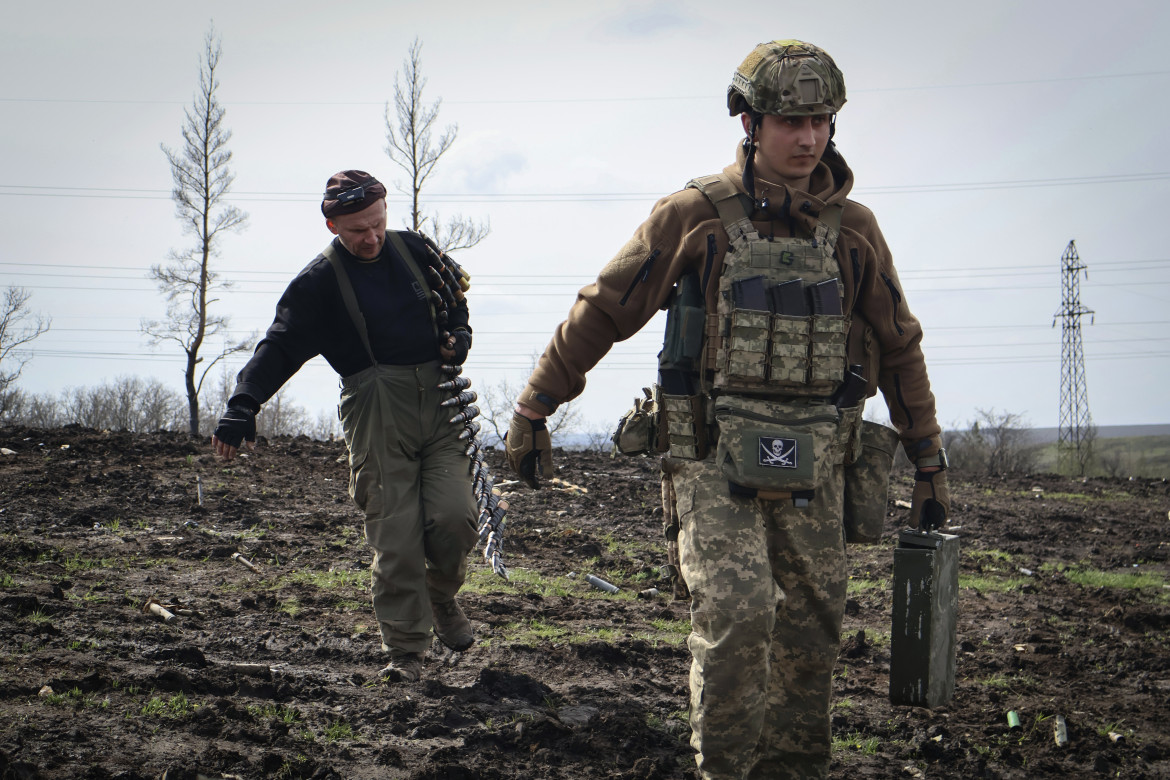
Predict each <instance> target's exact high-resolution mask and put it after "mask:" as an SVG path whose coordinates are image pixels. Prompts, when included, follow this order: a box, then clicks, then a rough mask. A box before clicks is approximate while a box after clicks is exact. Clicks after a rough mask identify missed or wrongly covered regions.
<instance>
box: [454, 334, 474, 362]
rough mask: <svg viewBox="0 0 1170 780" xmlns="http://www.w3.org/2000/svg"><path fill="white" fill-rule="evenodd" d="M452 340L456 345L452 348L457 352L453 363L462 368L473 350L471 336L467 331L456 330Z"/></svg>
mask: <svg viewBox="0 0 1170 780" xmlns="http://www.w3.org/2000/svg"><path fill="white" fill-rule="evenodd" d="M451 338H453V339H455V343H454V344H453V345H452V346H451V347H450V349H453V350H455V357H453V358H451V363H452V364H454V365H456V366H461V365H463V361H465V360H467V353H468V352H469V351H470V350H471V334H470V333H468V332H467V331H465V330H456V331H455V332H453V333H452V334H451Z"/></svg>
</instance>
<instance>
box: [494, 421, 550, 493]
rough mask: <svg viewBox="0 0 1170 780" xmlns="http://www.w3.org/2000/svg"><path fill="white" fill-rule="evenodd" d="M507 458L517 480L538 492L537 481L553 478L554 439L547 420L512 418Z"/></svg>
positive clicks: (505, 447)
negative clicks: (546, 422)
mask: <svg viewBox="0 0 1170 780" xmlns="http://www.w3.org/2000/svg"><path fill="white" fill-rule="evenodd" d="M504 454H505V456H506V457H507V459H508V465H509V466H511V467H512V471H514V472H515V473H516V476H518V477H520V479H521V481H522V482H524V484H525V485H528V487H530V488H532V489H534V490H536V489H539V488H540V483H539V482H537V480H536V477H537V475H538V474H539V475H540V476H544V477H551V476H552V437H551V436H549V433H548V428H547V427H546V426H545V424H544V419H543V418H542V419H539V420H530V419H528V418H527V417H525V416H524V415H522V414H520V413H519V412H515V413H513V414H512V424H511V426H509V428H508V435H507V436H505V437H504Z"/></svg>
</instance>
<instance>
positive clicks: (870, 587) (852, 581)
mask: <svg viewBox="0 0 1170 780" xmlns="http://www.w3.org/2000/svg"><path fill="white" fill-rule="evenodd" d="M889 589H890V580H889V578H880V579H869V578H862V577H850V578H849V581H848V582H847V583H846V593H848V594H849V595H850V596H856V595H858V594H861V593H869V592H871V591H878V592H884V591H887V590H889Z"/></svg>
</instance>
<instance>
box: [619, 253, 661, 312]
mask: <svg viewBox="0 0 1170 780" xmlns="http://www.w3.org/2000/svg"><path fill="white" fill-rule="evenodd" d="M660 252H661V250H659V249H655V250H654V251H653V252H651V253H650V256H649V257H647V258H646V261H645V262H644V263H642V267H641V268H639V269H638V273H637V275H635V276H634V281H632V282H630V287H629V289H628V290H626V294H625V295H623V296H622V299H621V300H620V301H618V305H619V306H625V305H626V301H628V300H630V296H631V295H633V294H634V288H635V287H637V286H638V285H639V284H641V283H642V282H644V281H646V279H648V278H649V277H650V269H651V268H653V267H654V261H655V260H657V259H658V255H659V253H660Z"/></svg>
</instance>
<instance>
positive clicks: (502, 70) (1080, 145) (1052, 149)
mask: <svg viewBox="0 0 1170 780" xmlns="http://www.w3.org/2000/svg"><path fill="white" fill-rule="evenodd" d="M212 20H214V25H215V29H216V31H217V33H218V34H219V35H220V37H221V39H222V47H223V57H222V60H221V63H220V67H219V70H218V76H219V80H220V88H219V92H218V96H219V98H220V101H221V103H222V104H223V106H224V107H225V108H226V110H227V118H226V124H227V125H228V126H229V127H230V128H231V130H232V131H233V134H234V135H233V138H232V141H231V144H230V148H231V150H232V152H233V153H234V160H233V166H232V167H233V170H234V172H235V173H236V176H237V178H236V183H235V187H234V190H233V202H234V203H235V204H236V205H238V206H239V207H240V208H242V209H244V210H246V211H247V212H248V213H249V215H250V219H249V222H248V226H247V229H246V230H245V231H243V232H241V233H238V234H231V235H228V236H227V237H226V238H225V239H224V240H223V242H222V245H221V249H222V251H221V255H220V256H219V257H218V258H216V259H215V261H214V264H215V267H216V268H217V269H218V270H219V271H220V272H221V273H222V274H223V276H224V277H225V278H230V279H234V280H235V281H236V282H237V284H236V288H235V290H234V291H231V292H227V293H224V294H223V295H222V296H221V302H220V303H219V304H218V306H219V307H220V308H219V309H218V310H219V311H220V312H221V313H227V314H230V315H231V318H232V320H231V326H232V330H233V333H235V334H236V335H241V336H242V335H244V334H247V333H248V332H250V331H263V330H264V328H266V327H267V325H268V324H269V323H270V322H271V319H272V314H273V309H274V305H275V303H276V300H277V298H278V296H279V294H280V292H281V290H282V289H283V288H284V286H285V285H286V284H287V282H288V280H289V279H291V277H292V276H293V275H294V274H295V273H296V272H297V271H299V270H300V269H301V268H302V267H303V266H304V265H305V264H306V263H308V262H309V260H311V259H312V258H313V256H314V255H316V254H317V253H318V252H319V251H320V250H321V249H322V248H323V247H324V246H325V245H326V243H327V242H328V240H329V239H330V238H331V236H330V235H329V234H328V232H327V231H326V229H325V226H324V221H323V219H322V218H321V216H320V212H319V210H318V204H319V202H320V193H321V192H322V189H323V186H324V183H325V181H326V179H327V178H328V176H329V175H330V174H331V173H333V172H334V171H336V170H340V169H344V168H362V169H365V170H368V171H370V172H372V173H374V174H375V175H376V176H378V177H379V178H381V179H382V180H383V181H385V182H386V183H387V184H388V185H389V186H391V188H393V184H394V182H396V181H398V182H401V181H403V176H402V172H401V171H400V170H399V169H397V168H396V167H395V166H394V164H393V163H392V162H391V161H390V159H389V158H388V157H387V156H386V154H385V152H384V148H385V146H386V140H385V122H384V115H385V106H386V102H387V101H388V100H391V99H392V97H393V94H394V81H395V75H396V73H398V72H400V71H401V70H402V63H403V59H404V58H405V57H406V54H407V49H408V47H409V45H410V43H411V41H412V40H413V39H414V38H415V37H416V36H417V37H418V38H419V39H420V40H421V41H422V44H423V49H422V57H423V63H422V65H423V72H424V74H425V76H426V77H427V79H428V83H427V85H426V97H427V98H428V99H429V100H434V99H438V98H442V101H443V102H442V109H441V114H440V117H439V121H440V124H443V125H446V124H457V125H458V139H457V141H456V143H455V146H454V147H453V148H452V149H451V150H450V152H449V153H448V155H447V156H446V157H445V158H443V160H442V162H441V163H440V165H439V167H438V169H437V170H436V173H435V176H434V178H433V181H432V183H431V184H430V185H429V188H428V190H427V191H425V192H424V198H425V200H426V201H427V203H428V204H429V205H430V207H431V208H430V209H429V210H431V211H438V212H439V213H440V214H441V215H442V216H444V217H447V216H450V215H453V214H463V215H465V216H468V217H471V218H474V219H477V220H484V221H490V224H491V228H492V232H491V235H490V236H489V237H488V239H487V240H485V241H484V242H483V243H482V244H480V245H479V246H477V247H475V248H474V249H471V250H467V251H465V252H463V253H461V254H459V255H458V257H457V259H458V260H459V261H460V262H461V263H462V264H463V265H464V266H465V267H466V268H467V269H468V270H469V271H470V273H471V274H472V285H473V286H472V291H471V293H470V302H471V310H472V324H473V327H474V328H475V332H476V336H475V348H474V350H473V352H472V358H471V360H470V361H469V364H468V374H469V375H470V376H471V377H472V378H473V381H474V383H475V386H477V387H480V388H482V387H485V386H491V385H496V384H498V383H500V382H502V381H504V380H508V381H511V382H512V383H514V384H516V385H520V384H521V383H522V382H523V381H524V380H525V379H526V378H527V375H528V371H529V368H530V367H531V365H532V361H533V359H534V356H535V355H536V354H538V353H539V352H540V351H542V350H543V348H544V345H545V344H546V343H547V341H548V338H549V336H550V334H551V332H552V330H553V328H554V327H555V325H556V324H557V323H558V322H559V321H560V320H561V319H563V317H564V315H565V313H566V312H567V310H568V308H569V306H570V305H571V304H572V302H573V300H574V296H575V293H576V291H577V290H578V289H579V288H580V287H582V286H583V285H585V284H587V283H588V282H589V281H590V280H591V279H592V278H593V277H594V276H595V275H596V273H597V271H598V269H600V268H601V266H602V265H603V264H604V263H605V262H606V261H608V260H609V259H610V258H611V257H612V256H613V254H614V253H615V252H616V251H617V250H618V248H619V247H621V245H622V244H623V243H624V242H625V241H626V239H627V238H628V237H629V235H630V234H631V233H632V232H633V230H634V229H635V228H636V227H637V226H638V224H639V223H640V222H641V221H642V220H643V219H644V218H645V217H646V215H647V214H648V213H649V210H650V208H651V206H652V205H653V203H654V201H655V200H656V199H657V198H658V197H660V196H662V195H664V194H667V193H669V192H672V191H674V190H677V189H681V188H682V187H683V186H685V184H686V182H687V181H688V180H689V179H691V178H693V177H695V176H699V175H703V174H708V173H714V172H718V171H719V170H721V169H722V168H723V166H725V165H726V164H728V163H729V162H730V161H731V159H732V156H733V153H734V149H735V146H736V144H737V143H738V141H739V136H740V135H741V133H742V131H741V129H740V128H739V122H738V120H735V119H732V118H730V117H729V116H728V115H727V112H726V108H725V103H724V101H725V94H726V88H727V84H728V82H729V80H730V77H731V74H732V72H733V70H734V69H735V67H736V66H737V65H738V64H739V62H740V61H741V60H742V59H743V58H744V56H746V54H747V53H748V52H749V51H750V50H751V49H752V47H753V46H754V45H755V44H756V43H758V42H760V41H763V40H768V39H772V38H800V39H804V40H808V41H811V42H813V43H816V44H818V45H820V46H822V47H824V48H825V49H827V50H828V51H829V52H830V53H831V54H832V55H833V57H834V58H835V59H836V61H837V63H838V65H840V66H841V68H842V70H843V71H844V74H845V81H846V85H847V89H848V104H847V105H846V106H845V107H844V109H843V110H842V112H841V114H840V117H839V121H838V133H837V142H838V146H839V148H840V150H841V151H842V153H843V154H844V156H845V159H846V160H847V161H848V162H849V163H850V165H851V167H852V168H853V170H854V173H855V175H856V187H855V189H854V191H853V197H854V198H855V199H856V200H859V201H861V202H863V203H865V204H866V205H868V206H869V207H870V208H872V209H873V210H874V211H875V213H876V214H877V217H878V220H879V222H880V224H881V226H882V229H883V231H884V233H885V236H886V239H887V241H888V243H889V245H890V247H891V248H892V250H893V253H894V258H895V261H896V264H897V267H898V269H899V273H900V274H901V278H902V282H903V285H904V287H905V289H906V293H907V298H908V300H909V303H910V306H911V308H912V310H913V311H914V312H915V313H916V314H917V315H918V317H919V319H921V320H922V322H923V324H924V327H925V330H926V338H925V341H924V349H925V352H926V357H927V361H928V364H929V369H930V376H931V380H932V384H933V387H934V391H935V394H936V396H937V399H938V409H939V419H940V421H941V422H942V423H943V424H944V425H945V426H951V425H965V424H966V423H967V422H969V421H970V420H972V419H974V418H975V416H976V414H977V410H980V409H983V410H994V411H996V412H1012V413H1016V414H1019V415H1021V416H1022V417H1024V418H1025V419H1026V420H1027V421H1028V422H1030V423H1031V424H1033V425H1036V426H1056V425H1057V424H1058V422H1059V416H1060V389H1061V388H1060V377H1061V325H1060V323H1059V322H1058V323H1057V324H1056V327H1055V328H1054V327H1053V320H1054V315H1055V314H1056V313H1057V312H1058V311H1059V310H1060V308H1061V255H1062V254H1063V253H1064V252H1065V249H1066V247H1067V246H1068V244H1069V241H1070V240H1075V241H1076V248H1077V251H1078V252H1079V255H1080V260H1081V262H1082V263H1083V264H1084V265H1085V266H1086V267H1087V271H1088V272H1087V276H1086V275H1083V274H1082V276H1081V278H1080V298H1081V303H1082V304H1083V305H1084V306H1085V307H1086V308H1088V309H1090V310H1092V311H1093V312H1094V314H1093V315H1092V317H1091V318H1090V317H1088V316H1086V317H1085V318H1083V320H1082V325H1083V340H1084V358H1085V371H1086V380H1087V385H1088V397H1089V403H1090V409H1091V412H1092V416H1093V420H1094V422H1096V423H1097V424H1099V425H1112V424H1137V423H1166V422H1170V413H1168V412H1167V408H1166V402H1165V398H1166V396H1167V390H1166V388H1167V387H1168V386H1170V371H1168V370H1167V369H1168V366H1170V348H1168V347H1170V336H1167V333H1170V327H1168V326H1170V310H1168V307H1167V303H1168V302H1170V250H1167V249H1166V248H1165V242H1164V241H1163V240H1161V228H1162V227H1163V225H1164V223H1165V221H1166V216H1165V215H1166V214H1167V213H1168V206H1170V198H1168V194H1170V132H1168V129H1170V127H1168V126H1170V122H1168V116H1170V109H1168V108H1167V101H1166V99H1165V95H1166V94H1167V92H1168V91H1170V55H1168V54H1167V51H1168V49H1167V45H1166V41H1167V40H1170V4H1166V3H1159V2H1154V3H1151V2H1149V1H1148V0H1142V1H1140V2H1139V1H1136V0H1115V1H1114V2H1110V3H1100V2H1088V1H1086V0H1059V1H1058V0H1052V1H1048V0H1031V1H1023V0H1008V1H1001V0H983V1H982V2H979V3H941V2H937V0H930V1H929V2H885V3H875V2H870V1H866V2H861V1H860V0H836V1H835V2H831V3H828V2H826V3H801V4H796V3H786V2H776V3H759V4H747V5H745V4H739V5H735V4H727V3H711V2H689V1H683V2H636V1H631V0H621V1H619V2H612V1H611V0H594V1H593V2H590V3H573V4H569V3H547V2H545V3H535V2H533V3H520V2H510V3H492V2H482V1H481V2H474V3H472V2H461V1H456V2H445V3H404V2H372V1H371V0H347V2H344V3H307V2H300V1H299V0H281V2H264V1H261V0H249V1H248V2H238V0H237V1H236V2H230V3H228V2H218V1H217V0H211V1H210V2H202V3H184V4H180V3H170V2H158V0H150V1H149V2H145V1H144V2H121V1H117V0H112V1H111V2H105V3H93V2H88V1H87V2H54V1H53V0H45V2H38V3H6V4H5V8H4V13H3V28H2V31H0V44H2V45H0V73H3V74H4V75H3V82H2V87H0V205H2V208H0V285H3V286H7V285H10V284H15V285H19V286H21V287H24V288H25V289H27V290H28V291H30V292H31V293H32V299H31V302H30V304H31V306H32V308H33V309H34V310H35V311H38V312H40V313H43V314H45V315H48V316H51V317H52V330H51V331H50V332H49V333H47V334H45V335H43V336H42V337H40V338H39V339H37V340H36V341H35V342H34V344H33V348H32V357H33V359H32V361H31V362H30V363H29V365H28V367H27V368H26V370H25V373H24V375H23V377H22V379H21V383H20V386H21V387H22V388H23V389H25V390H26V391H28V392H32V393H48V394H54V395H55V394H57V393H59V392H60V391H61V390H62V389H64V388H66V387H76V386H92V385H97V384H100V383H103V382H106V381H110V380H113V379H115V378H116V377H120V376H126V375H131V374H137V375H141V376H154V377H158V378H160V379H162V380H163V381H165V382H166V383H167V384H168V385H170V386H171V387H173V388H174V389H175V390H176V391H178V392H181V389H182V357H181V353H180V352H179V351H178V350H177V348H176V347H170V348H158V349H155V348H152V347H151V346H150V345H149V343H148V341H147V340H146V339H145V337H143V336H142V335H141V334H140V332H139V330H138V326H139V323H140V321H141V320H142V319H143V318H157V317H159V316H161V315H162V313H163V311H164V303H163V300H162V298H161V296H160V295H159V293H158V292H157V290H156V289H155V288H154V286H153V284H152V283H151V282H150V281H149V280H148V278H147V269H148V268H149V267H150V266H151V265H152V264H154V263H157V262H160V261H163V260H165V259H166V256H167V254H168V252H169V251H170V250H172V249H184V248H186V247H188V246H189V242H190V238H189V237H187V236H185V235H183V233H182V232H181V228H180V224H179V222H178V221H177V220H176V219H175V218H174V209H173V204H172V203H171V201H170V200H169V192H170V187H171V181H170V173H169V170H168V167H167V163H166V159H165V157H164V156H163V153H162V151H161V150H160V148H159V144H160V143H164V144H166V145H168V146H170V147H177V146H179V145H180V143H181V136H180V127H181V124H182V121H183V111H184V108H186V107H187V106H189V105H190V103H191V99H192V96H193V94H194V91H195V89H196V87H197V80H198V73H199V63H200V56H201V53H202V43H203V38H204V35H205V33H206V31H207V29H208V26H209V24H210V23H211V22H212ZM390 209H391V224H392V225H398V224H400V223H401V220H402V219H403V218H404V217H405V215H406V208H405V199H404V198H402V197H401V196H396V194H395V193H393V192H392V197H391V203H390ZM661 325H662V323H661V320H660V318H659V319H656V320H654V321H653V322H652V323H651V324H650V325H648V326H647V327H646V328H644V329H643V330H642V332H641V333H639V334H638V335H637V336H635V337H634V338H632V339H630V340H629V341H628V342H625V343H623V344H619V345H617V347H615V349H614V350H613V352H611V353H610V355H609V356H607V357H606V359H605V360H604V361H603V362H602V363H601V364H600V365H599V366H598V368H597V369H595V370H594V371H593V372H592V373H591V374H590V377H589V384H588V386H587V387H586V390H585V393H584V395H583V396H582V398H581V399H580V401H579V402H578V403H579V404H580V407H581V411H582V414H583V416H584V418H585V420H586V422H587V423H588V427H589V428H590V429H592V430H598V431H600V430H603V429H607V428H609V427H611V426H612V424H613V423H614V422H615V421H616V420H617V419H618V417H619V416H620V415H621V414H622V412H623V411H624V410H625V409H626V408H627V407H628V405H629V403H630V400H631V399H632V398H633V397H634V396H635V395H637V394H639V391H640V388H641V387H643V386H645V385H649V384H650V383H651V382H653V380H654V369H655V359H654V356H655V354H656V353H657V352H658V350H659V348H660V346H661V338H662V327H661ZM242 362H243V361H242V360H240V361H237V362H236V363H234V364H233V367H232V368H233V372H234V371H235V370H238V368H239V367H240V366H241V365H242ZM289 392H290V395H291V397H292V400H293V401H294V402H296V403H299V404H301V405H303V406H305V407H306V408H307V409H308V410H309V411H310V413H311V414H312V415H314V416H315V415H316V414H317V413H318V412H319V411H321V410H330V409H332V408H333V407H334V406H335V404H336V396H337V381H336V377H335V375H334V374H333V372H332V371H331V370H330V369H329V367H328V365H327V364H325V363H324V361H322V360H320V359H319V358H318V359H316V360H314V361H312V362H310V363H309V364H307V365H306V366H305V367H304V368H303V369H302V370H301V372H300V374H298V376H297V377H296V378H294V380H293V381H292V382H291V383H290V384H289ZM874 403H875V404H876V406H877V407H878V408H879V409H880V408H881V407H882V404H881V400H880V398H879V399H878V400H876V401H875V402H874ZM883 411H884V410H883Z"/></svg>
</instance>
